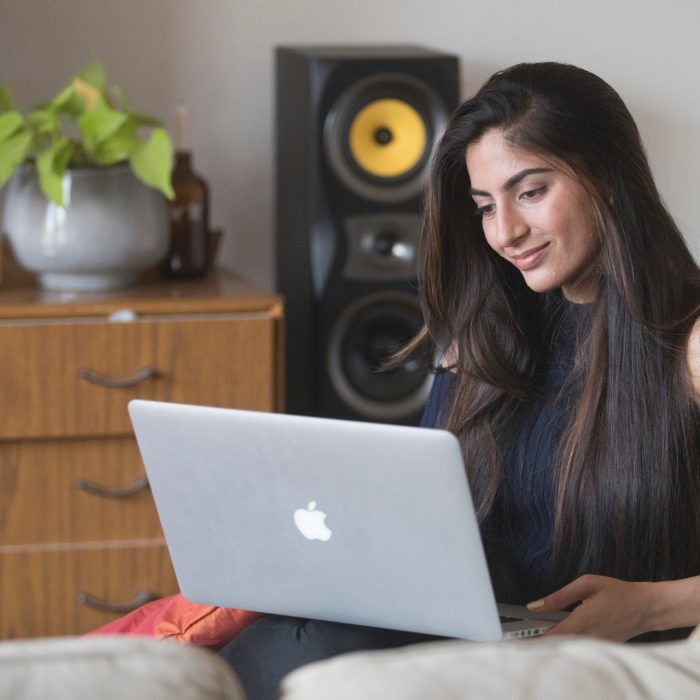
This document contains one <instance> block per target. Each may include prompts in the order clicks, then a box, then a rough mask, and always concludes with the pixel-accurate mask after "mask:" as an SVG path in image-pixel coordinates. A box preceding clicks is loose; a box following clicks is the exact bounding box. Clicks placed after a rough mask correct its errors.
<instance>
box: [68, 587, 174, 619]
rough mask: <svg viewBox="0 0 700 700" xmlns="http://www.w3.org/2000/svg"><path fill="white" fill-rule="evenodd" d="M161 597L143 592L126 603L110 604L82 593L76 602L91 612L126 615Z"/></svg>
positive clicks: (149, 592) (151, 592) (147, 591)
mask: <svg viewBox="0 0 700 700" xmlns="http://www.w3.org/2000/svg"><path fill="white" fill-rule="evenodd" d="M158 598H160V596H159V595H158V594H156V593H153V591H149V590H142V591H138V593H137V594H136V595H135V596H134V598H133V599H132V600H129V601H127V602H126V603H109V602H107V601H106V600H100V599H99V598H95V597H94V596H91V595H90V594H89V593H86V592H85V591H82V592H81V593H78V595H77V596H76V598H75V600H76V602H77V603H78V604H79V605H84V606H85V607H86V608H90V609H91V610H99V611H100V612H107V613H114V614H115V615H124V614H126V613H130V612H131V611H132V610H136V608H139V607H141V606H142V605H145V604H146V603H150V602H151V601H152V600H157V599H158Z"/></svg>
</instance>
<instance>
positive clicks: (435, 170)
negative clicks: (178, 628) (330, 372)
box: [223, 63, 700, 697]
mask: <svg viewBox="0 0 700 700" xmlns="http://www.w3.org/2000/svg"><path fill="white" fill-rule="evenodd" d="M419 283H420V284H419V290H420V296H421V302H422V307H423V313H424V317H425V329H424V332H423V333H421V334H420V336H419V337H418V338H416V339H415V340H414V341H413V343H411V344H410V346H409V347H408V348H407V349H406V351H405V352H404V353H402V356H401V357H402V359H406V358H407V357H409V356H410V355H411V354H412V353H414V352H418V351H419V350H420V349H421V348H423V347H424V345H425V343H426V342H428V341H432V342H434V343H436V344H437V345H438V347H441V348H443V350H444V357H443V362H442V367H441V369H440V371H439V372H438V374H437V375H436V380H435V383H434V386H433V390H432V393H431V396H430V399H429V402H428V406H427V408H426V412H425V416H424V424H425V425H428V426H435V425H437V426H439V427H445V428H447V429H449V430H450V431H452V432H454V433H455V434H456V435H457V436H458V438H459V439H460V442H461V444H462V449H463V452H464V455H465V463H466V464H467V465H468V469H469V479H470V483H471V486H472V491H473V494H474V500H475V503H476V505H477V510H478V515H479V518H480V522H481V529H482V535H483V539H484V544H485V549H486V553H487V558H488V560H489V566H490V569H491V575H492V579H493V581H494V588H495V591H496V597H497V599H499V600H504V601H508V602H514V603H517V602H520V603H525V602H527V601H535V602H533V603H531V607H533V608H535V609H538V608H539V609H541V610H543V611H544V610H553V609H560V608H564V607H567V606H569V605H571V604H573V603H576V602H578V601H581V600H583V601H585V602H584V603H583V604H581V605H579V606H578V607H577V608H576V609H575V610H574V611H573V613H572V614H571V615H570V616H569V617H568V618H567V620H566V621H565V622H562V623H560V624H559V625H557V626H556V627H555V628H553V629H552V631H551V632H550V633H557V632H560V633H570V632H585V633H588V634H594V635H597V636H603V637H607V638H611V639H629V638H631V637H634V636H637V635H639V634H642V633H645V632H648V631H650V630H661V629H668V628H674V627H680V626H689V625H692V624H697V623H700V590H699V589H700V576H698V575H699V574H700V454H699V452H700V428H699V425H698V418H699V415H700V414H699V412H698V396H700V322H698V321H697V319H698V316H699V314H700V276H699V275H698V267H697V265H696V263H695V262H694V260H693V257H692V256H691V254H690V253H689V252H688V249H687V247H686V245H685V243H684V241H683V238H682V236H681V234H680V233H679V231H678V229H677V227H676V226H675V224H674V223H673V220H672V219H671V217H670V216H669V214H668V213H667V212H666V210H665V208H664V206H663V204H662V203H661V200H660V197H659V194H658V192H657V190H656V187H655V185H654V182H653V179H652V176H651V173H650V170H649V166H648V163H647V160H646V157H645V155H644V150H643V147H642V145H641V142H640V139H639V134H638V132H637V129H636V126H635V124H634V121H633V120H632V117H631V116H630V114H629V112H628V111H627V109H626V107H625V106H624V104H623V102H622V100H621V99H620V98H619V96H618V95H617V94H616V93H615V92H614V90H612V89H611V88H610V87H609V86H608V85H607V84H606V83H605V82H603V81H602V80H601V79H600V78H598V77H596V76H594V75H592V74H591V73H588V72H586V71H584V70H581V69H578V68H575V67H572V66H567V65H562V64H555V63H541V64H521V65H518V66H514V67H513V68H510V69H508V70H506V71H503V72H500V73H497V74H496V75H494V76H493V77H492V78H491V79H490V80H489V81H488V82H487V83H486V84H485V85H484V86H483V87H482V89H481V90H480V91H479V92H478V94H477V95H476V96H475V97H474V98H472V99H470V100H468V101H467V102H465V103H464V104H463V105H462V106H461V107H460V108H459V109H458V110H457V111H456V112H455V114H454V115H453V117H452V119H451V121H450V124H449V125H448V127H447V129H446V132H445V135H444V137H443V138H442V140H441V142H440V144H439V146H438V149H437V151H436V154H435V157H434V161H433V166H432V172H431V179H430V183H429V187H428V192H427V197H426V202H425V213H424V223H423V231H422V236H421V252H420V255H419ZM582 576H583V577H582ZM695 577H697V578H695ZM571 581H573V583H569V582H571ZM629 581H636V582H640V581H643V582H661V583H628V582H629ZM565 584H566V585H565ZM562 586H563V587H562ZM557 589H559V590H557ZM553 591H554V593H552V592H553ZM535 599H537V600H535ZM420 639H424V637H421V636H419V635H406V634H404V633H394V632H387V631H385V630H369V629H366V628H364V629H363V628H355V627H351V626H345V625H334V624H331V623H318V622H310V621H290V620H288V619H286V618H267V619H266V620H263V621H261V622H259V623H257V624H256V625H253V627H251V628H249V630H247V631H246V632H245V633H243V634H242V635H240V637H238V638H237V639H236V640H234V642H232V643H231V644H230V645H229V647H227V648H226V649H224V650H223V653H224V655H225V656H226V657H227V659H228V660H229V661H230V663H231V664H232V665H233V667H234V669H235V670H236V671H237V672H238V673H239V676H240V677H241V679H242V680H243V683H244V685H246V687H247V689H248V691H249V693H250V694H251V695H252V696H254V697H267V696H268V695H269V696H270V697H273V696H274V687H275V686H276V682H277V680H278V679H279V678H280V677H281V675H283V674H284V673H286V672H287V671H289V670H291V669H292V668H295V667H296V666H299V665H301V664H303V663H307V662H309V661H312V660H314V659H319V658H324V657H328V656H332V655H333V654H336V653H340V652H342V651H348V650H350V649H362V648H377V647H384V646H397V645H400V644H406V643H410V642H414V641H419V640H420Z"/></svg>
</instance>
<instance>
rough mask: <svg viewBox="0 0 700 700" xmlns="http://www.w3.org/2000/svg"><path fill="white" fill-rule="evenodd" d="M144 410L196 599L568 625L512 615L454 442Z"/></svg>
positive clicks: (332, 616)
mask: <svg viewBox="0 0 700 700" xmlns="http://www.w3.org/2000/svg"><path fill="white" fill-rule="evenodd" d="M129 413H130V416H131V420H132V422H133V426H134V431H135V434H136V439H137V442H138V446H139V449H140V451H141V455H142V458H143V462H144V465H145V468H146V473H147V476H148V479H149V482H150V486H151V490H152V493H153V498H154V500H155V504H156V508H157V510H158V514H159V517H160V521H161V524H162V527H163V532H164V534H165V539H166V542H167V545H168V549H169V552H170V556H171V559H172V562H173V566H174V569H175V574H176V576H177V580H178V583H179V585H180V590H181V592H182V593H183V595H184V596H185V597H186V598H187V599H188V600H191V601H193V602H198V603H205V604H210V605H217V606H221V607H230V608H243V609H246V610H255V611H259V612H266V613H275V614H280V615H290V616H294V617H307V618H314V619H319V620H331V621H335V622H345V623H351V624H357V625H369V626H373V627H383V628H390V629H400V630H407V631H411V632H421V633H426V634H433V635H441V636H445V637H457V638H464V639H473V640H495V639H501V638H504V637H505V638H511V637H529V636H535V635H538V634H541V633H542V632H543V631H544V630H545V629H546V628H547V627H549V626H551V625H552V624H553V623H554V622H555V621H556V620H558V619H561V618H562V614H548V615H536V614H534V613H530V612H529V611H528V610H527V608H524V607H515V606H508V607H506V608H504V609H502V610H501V613H500V615H499V609H498V607H497V605H496V601H495V599H494V594H493V589H492V586H491V581H490V578H489V573H488V568H487V565H486V559H485V556H484V551H483V546H482V543H481V538H480V534H479V528H478V524H477V520H476V516H475V513H474V508H473V504H472V498H471V494H470V492H469V485H468V482H467V479H466V475H465V470H464V465H463V461H462V455H461V451H460V448H459V443H458V441H457V439H456V438H455V437H454V436H453V435H452V434H451V433H448V432H446V431H443V430H435V429H427V428H416V427H403V426H394V425H385V424H377V423H363V422H355V421H344V420H334V419H327V418H311V417H302V416H291V415H282V414H275V413H262V412H253V411H242V410H234V409H223V408H209V407H203V406H189V405H183V404H174V403H164V402H153V401H141V400H136V401H132V402H131V403H130V404H129ZM503 614H505V615H506V616H507V617H508V618H510V619H509V620H508V621H507V622H505V623H503V624H502V622H501V616H502V615H503Z"/></svg>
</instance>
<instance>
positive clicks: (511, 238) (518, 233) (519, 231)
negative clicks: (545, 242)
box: [496, 206, 530, 247]
mask: <svg viewBox="0 0 700 700" xmlns="http://www.w3.org/2000/svg"><path fill="white" fill-rule="evenodd" d="M529 230H530V227H529V226H528V224H527V222H526V221H525V220H524V219H523V217H522V216H520V214H519V213H518V212H517V210H515V209H513V207H508V206H501V207H499V209H498V210H497V212H496V233H497V235H498V242H499V243H500V244H501V246H503V247H507V246H510V245H512V244H513V243H514V242H515V241H517V240H518V239H519V238H522V237H523V236H524V235H526V234H527V233H528V231H529Z"/></svg>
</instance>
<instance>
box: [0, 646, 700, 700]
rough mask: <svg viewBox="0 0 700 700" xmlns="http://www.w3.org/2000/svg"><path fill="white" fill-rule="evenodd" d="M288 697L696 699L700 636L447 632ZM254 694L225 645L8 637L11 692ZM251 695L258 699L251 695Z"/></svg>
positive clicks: (62, 699) (367, 656)
mask: <svg viewBox="0 0 700 700" xmlns="http://www.w3.org/2000/svg"><path fill="white" fill-rule="evenodd" d="M280 697H281V698H282V700H472V699H476V698H478V699H479V700H492V699H493V700H496V699H498V700H501V699H502V698H503V699H508V700H534V699H535V698H537V700H540V699H544V700H550V699H556V698H566V699H567V700H583V699H584V698H585V699H586V700H588V699H589V698H594V699H595V700H599V699H601V698H602V699H605V698H610V699H611V700H612V699H613V698H614V699H615V700H618V699H622V700H633V699H634V700H642V699H643V700H656V699H658V700H662V699H663V700H667V699H669V698H673V699H674V700H676V699H678V700H685V699H686V698H687V699H690V698H693V699H695V698H700V640H696V641H687V642H669V643H665V644H654V645H634V644H612V643H608V642H600V641H594V640H590V639H583V638H573V637H572V638H568V639H558V640H555V639H542V640H531V641H524V642H523V641H514V642H501V643H488V644H479V643H470V642H459V641H455V642H435V643H430V644H420V645H415V646H409V647H404V648H402V649H393V650H388V651H372V652H356V653H352V654H345V655H343V656H339V657H336V658H334V659H330V660H328V661H322V662H318V663H315V664H310V665H308V666H306V667H304V668H301V669H298V670H296V671H294V672H292V673H291V674H289V675H288V676H287V677H286V678H285V679H284V681H283V683H282V688H281V696H280ZM44 698H51V699H55V700H69V699H70V700H88V698H89V699H90V700H93V699H94V698H99V700H160V699H161V698H163V699H164V700H165V699H166V698H167V699H170V698H177V700H246V698H245V695H244V693H243V691H242V690H241V687H240V685H239V684H238V682H237V680H236V679H235V677H234V675H233V672H232V671H231V670H230V668H229V667H228V666H227V665H226V664H225V663H224V662H223V661H222V660H221V659H220V658H219V657H217V656H216V655H215V654H213V653H211V652H208V651H205V650H202V649H198V648H196V647H192V646H184V645H182V644H178V643H175V642H166V641H157V640H154V639H147V638H138V637H124V636H121V637H88V638H71V637H63V638H60V637H59V638H53V639H36V640H27V641H13V642H3V643H2V644H0V699H2V700H5V699H7V700H40V699H41V700H43V699H44ZM247 700H258V699H256V698H248V699H247Z"/></svg>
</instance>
